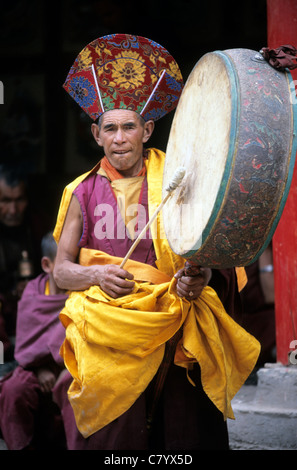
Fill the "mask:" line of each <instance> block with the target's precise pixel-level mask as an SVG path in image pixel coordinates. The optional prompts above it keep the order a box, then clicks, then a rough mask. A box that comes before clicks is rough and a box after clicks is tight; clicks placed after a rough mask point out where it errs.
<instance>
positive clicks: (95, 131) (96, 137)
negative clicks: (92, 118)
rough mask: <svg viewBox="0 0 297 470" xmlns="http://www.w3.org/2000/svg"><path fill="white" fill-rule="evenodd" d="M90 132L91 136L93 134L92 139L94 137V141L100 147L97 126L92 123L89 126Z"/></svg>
mask: <svg viewBox="0 0 297 470" xmlns="http://www.w3.org/2000/svg"><path fill="white" fill-rule="evenodd" d="M91 131H92V134H93V137H94V139H95V141H96V142H97V144H98V145H99V146H100V147H101V139H100V137H99V126H98V124H95V123H94V122H93V124H92V125H91Z"/></svg>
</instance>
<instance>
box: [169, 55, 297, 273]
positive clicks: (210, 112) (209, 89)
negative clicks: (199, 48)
mask: <svg viewBox="0 0 297 470" xmlns="http://www.w3.org/2000/svg"><path fill="white" fill-rule="evenodd" d="M293 93H294V86H293V81H292V77H291V74H290V73H289V72H279V71H277V70H275V69H274V68H272V67H271V66H270V65H269V64H268V63H267V62H266V61H265V60H264V59H262V57H261V55H260V54H259V53H257V52H256V51H252V50H249V49H230V50H226V51H215V52H211V53H209V54H206V55H205V56H203V57H202V58H201V59H200V60H199V61H198V62H197V64H196V66H195V67H194V69H193V70H192V72H191V74H190V76H189V78H188V80H187V82H186V84H185V88H184V90H183V93H182V96H181V98H180V102H179V104H178V106H177V109H176V112H175V116H174V119H173V123H172V127H171V130H170V135H169V140H168V145H167V149H166V159H165V167H164V176H163V195H165V193H166V186H167V185H168V182H169V181H170V178H171V177H172V175H173V173H174V169H175V168H177V167H178V166H184V167H185V169H186V176H185V178H184V180H183V182H182V185H181V186H180V187H179V188H178V189H177V190H176V191H175V193H174V195H173V196H172V197H171V198H170V200H169V201H168V202H167V204H166V205H165V206H164V208H163V215H162V216H163V224H164V229H165V235H166V238H167V240H168V242H169V244H170V246H171V248H172V250H173V251H174V252H175V253H176V254H179V255H181V256H183V257H184V258H186V259H188V260H190V261H191V262H193V263H195V264H198V265H200V266H208V267H211V268H217V269H225V268H230V267H234V266H246V265H248V264H251V263H252V262H253V261H255V260H256V259H257V258H258V256H260V254H261V253H262V252H263V251H264V249H265V248H266V246H267V245H268V243H269V242H270V240H271V238H272V235H273V233H274V231H275V229H276V226H277V223H278V221H279V219H280V216H281V214H282V211H283V208H284V204H285V201H286V198H287V195H288V191H289V187H290V183H291V179H292V173H293V168H294V163H295V155H296V149H297V139H296V134H297V112H296V107H297V105H296V104H294V103H296V98H295V97H294V98H295V100H294V99H292V97H293ZM199 143H200V144H199ZM199 145H200V147H199Z"/></svg>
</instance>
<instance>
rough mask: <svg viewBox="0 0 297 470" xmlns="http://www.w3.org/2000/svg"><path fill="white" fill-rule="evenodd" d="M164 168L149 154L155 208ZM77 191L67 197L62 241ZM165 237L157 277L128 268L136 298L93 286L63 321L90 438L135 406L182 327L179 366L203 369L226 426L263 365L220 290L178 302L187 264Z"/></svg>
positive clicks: (73, 396)
mask: <svg viewBox="0 0 297 470" xmlns="http://www.w3.org/2000/svg"><path fill="white" fill-rule="evenodd" d="M163 160H164V155H163V153H161V152H159V151H156V150H155V149H151V150H150V156H149V159H148V162H147V178H148V187H149V193H148V197H149V204H150V206H151V205H152V206H153V208H154V207H155V206H156V204H158V201H159V200H160V198H161V193H160V174H162V164H163ZM82 179H83V177H81V178H80V179H78V180H76V182H77V181H81V180H82ZM76 184H77V183H74V184H72V185H70V186H68V189H67V190H66V192H65V193H64V196H63V199H62V203H61V207H60V211H59V214H58V222H57V226H56V229H55V236H56V239H57V241H58V239H59V235H60V233H61V230H62V227H63V220H64V217H65V215H66V213H67V208H68V204H69V202H70V198H71V193H72V190H73V188H74V187H75V185H76ZM65 201H66V203H65ZM67 201H68V202H67ZM152 210H153V209H152ZM162 230H163V228H162V221H161V219H160V218H158V219H157V221H156V224H155V226H154V227H153V230H152V231H153V234H154V235H153V237H154V246H155V251H156V255H157V266H158V269H155V268H153V267H151V266H147V265H144V264H142V263H138V262H136V261H131V260H129V261H128V263H127V265H125V269H127V270H128V271H130V272H131V273H132V274H134V278H135V281H136V283H135V288H134V290H133V293H132V294H130V295H127V296H123V297H120V298H118V299H112V298H111V297H109V296H108V295H107V294H106V293H104V291H102V290H101V289H100V287H98V286H92V287H90V288H89V289H87V290H85V291H79V292H72V293H70V296H69V298H68V300H67V301H66V304H65V308H64V309H63V310H62V312H61V314H60V319H61V321H62V323H63V325H64V327H65V329H66V338H65V341H64V343H63V345H62V347H61V355H62V357H63V358H64V362H65V365H66V367H67V369H68V370H69V372H70V373H71V375H72V377H73V382H72V384H71V386H70V388H69V391H68V397H69V400H70V403H71V405H72V408H73V410H74V414H75V418H76V423H77V426H78V429H79V430H80V432H81V433H82V435H83V436H84V437H88V436H90V435H91V434H93V433H94V432H96V431H97V430H99V429H101V428H102V427H103V426H105V425H106V424H108V423H110V422H111V421H113V420H114V419H116V418H117V417H118V416H120V415H121V414H122V413H124V412H125V411H126V410H127V409H129V407H131V406H132V404H133V403H134V402H135V400H136V399H137V398H138V397H139V395H140V394H141V393H142V392H143V391H144V390H145V389H146V387H147V386H148V384H149V382H150V381H151V380H152V378H153V377H154V375H155V374H156V372H157V370H158V367H159V366H160V364H161V361H162V358H163V354H164V347H165V343H166V341H168V340H169V339H170V338H171V337H172V336H173V335H174V334H175V333H176V332H177V331H178V330H179V329H180V327H181V326H182V325H183V336H182V339H181V341H180V343H179V344H178V347H177V351H176V354H175V363H176V364H177V365H179V366H182V367H185V368H188V367H189V366H190V364H191V363H192V362H196V361H197V362H198V363H199V365H200V368H201V380H202V385H203V388H204V390H205V392H206V393H207V395H208V396H209V398H210V399H211V400H212V401H213V403H214V404H215V405H216V406H217V408H218V409H219V410H220V411H221V412H222V413H223V415H224V418H225V419H227V418H234V415H233V412H232V408H231V400H232V398H233V397H234V395H235V394H236V393H237V391H238V390H239V389H240V387H241V386H242V384H243V383H244V381H245V380H246V378H247V377H248V375H249V374H250V372H251V371H252V369H253V367H254V365H255V363H256V361H257V358H258V355H259V351H260V345H259V343H258V341H257V340H256V339H255V338H254V337H253V336H251V335H250V334H248V333H247V332H246V331H245V330H244V329H243V328H241V327H240V326H239V325H238V324H237V323H236V322H234V321H233V320H232V319H231V318H230V317H229V315H228V314H227V313H226V312H225V310H224V307H223V305H222V303H221V302H220V300H219V298H218V296H217V294H216V293H215V291H214V290H213V289H211V288H210V287H206V288H205V289H204V290H203V292H202V294H201V296H200V297H199V298H198V299H196V300H195V301H192V302H189V301H187V300H185V299H181V298H179V297H178V296H177V294H176V289H175V284H176V280H175V279H174V278H173V275H174V273H175V272H176V271H177V270H178V269H180V268H181V267H182V266H183V263H184V260H183V259H182V258H180V257H178V256H177V255H175V254H174V253H172V252H171V250H170V248H169V246H168V243H167V240H166V238H165V237H160V234H162ZM157 234H159V236H158V237H157ZM120 262H121V258H115V257H111V256H109V255H106V254H105V253H102V252H98V251H96V250H89V249H81V252H80V264H82V265H90V264H94V263H98V264H101V263H102V264H106V263H107V264H109V263H113V264H119V263H120ZM193 385H194V384H193Z"/></svg>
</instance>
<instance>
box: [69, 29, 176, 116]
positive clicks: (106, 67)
mask: <svg viewBox="0 0 297 470" xmlns="http://www.w3.org/2000/svg"><path fill="white" fill-rule="evenodd" d="M64 88H65V90H66V91H67V92H68V93H69V94H70V96H72V98H73V99H74V100H75V101H76V102H77V103H78V104H79V106H81V108H82V109H83V110H84V111H85V112H86V113H87V114H88V115H89V116H90V117H91V118H92V119H93V120H95V119H97V118H98V117H99V116H100V115H101V114H102V113H103V112H105V111H108V110H110V109H117V108H119V109H129V110H132V111H135V112H137V113H139V114H140V115H142V116H143V118H144V119H145V120H148V119H154V120H157V119H160V118H161V117H162V116H164V115H165V114H167V113H168V112H170V111H172V110H173V109H174V108H175V107H176V106H177V103H178V99H179V97H180V95H181V92H182V88H183V79H182V76H181V73H180V69H179V67H178V65H177V63H176V61H175V60H174V59H173V57H172V56H171V55H170V54H169V52H168V51H167V50H166V49H164V48H163V47H162V46H161V45H160V44H157V43H156V42H154V41H151V40H150V39H147V38H143V37H141V36H132V35H128V34H112V35H108V36H104V37H102V38H99V39H96V40H95V41H92V42H91V43H90V44H88V45H87V46H86V47H85V48H84V49H83V50H82V51H81V52H80V54H79V55H78V56H77V58H76V60H75V62H74V64H73V66H72V67H71V69H70V71H69V73H68V76H67V78H66V81H65V83H64Z"/></svg>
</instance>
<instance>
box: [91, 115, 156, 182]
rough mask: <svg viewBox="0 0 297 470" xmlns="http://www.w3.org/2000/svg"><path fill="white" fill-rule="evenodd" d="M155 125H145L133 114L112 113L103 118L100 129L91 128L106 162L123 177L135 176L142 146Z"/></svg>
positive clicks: (150, 123) (141, 163)
mask: <svg viewBox="0 0 297 470" xmlns="http://www.w3.org/2000/svg"><path fill="white" fill-rule="evenodd" d="M153 129H154V122H153V121H147V122H144V121H142V119H141V118H140V116H139V115H138V114H136V113H135V112H134V111H128V110H126V109H113V110H111V111H107V112H105V113H104V114H103V116H102V118H101V125H100V128H99V127H98V126H97V124H92V132H93V135H94V138H95V140H96V142H97V143H98V145H100V146H102V147H103V148H104V152H105V155H106V157H107V159H108V161H109V162H110V163H111V165H113V167H114V168H116V169H117V170H118V171H119V172H120V173H121V174H122V175H123V176H125V177H129V176H136V175H137V173H138V172H139V171H140V170H141V168H142V165H143V162H142V156H143V144H144V143H145V142H147V141H148V140H149V138H150V136H151V134H152V132H153Z"/></svg>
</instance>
